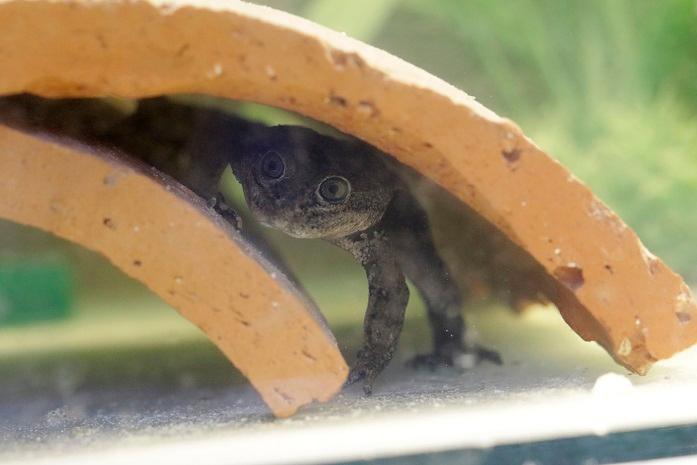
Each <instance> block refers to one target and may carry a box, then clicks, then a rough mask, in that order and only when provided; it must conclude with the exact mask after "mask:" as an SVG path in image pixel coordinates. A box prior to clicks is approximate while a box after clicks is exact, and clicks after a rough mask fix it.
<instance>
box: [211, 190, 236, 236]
mask: <svg viewBox="0 0 697 465" xmlns="http://www.w3.org/2000/svg"><path fill="white" fill-rule="evenodd" d="M206 203H207V204H208V207H209V208H212V209H214V210H215V211H216V212H217V213H218V214H219V215H220V216H222V217H223V218H224V219H225V221H227V222H228V223H230V224H231V225H232V227H233V228H235V229H236V230H238V231H241V230H242V218H240V215H238V214H237V212H236V211H235V209H234V208H232V207H231V206H230V205H228V204H227V203H226V202H225V198H224V197H223V196H222V195H221V194H217V195H215V196H214V197H211V198H209V199H208V201H207V202H206Z"/></svg>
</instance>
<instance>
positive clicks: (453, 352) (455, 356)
mask: <svg viewBox="0 0 697 465" xmlns="http://www.w3.org/2000/svg"><path fill="white" fill-rule="evenodd" d="M482 362H489V363H493V364H496V365H501V364H502V363H503V361H502V360H501V356H500V355H499V353H498V352H496V351H494V350H491V349H487V348H485V347H482V346H474V347H468V348H461V347H456V348H452V349H449V350H447V351H444V350H440V351H437V352H434V353H430V354H420V355H417V356H415V357H414V358H412V359H411V360H409V361H408V362H407V365H408V366H409V367H411V368H415V369H417V370H418V369H427V370H430V371H435V370H436V369H438V368H450V367H452V368H455V369H456V370H458V371H466V370H469V369H471V368H474V367H475V366H477V365H479V364H480V363H482Z"/></svg>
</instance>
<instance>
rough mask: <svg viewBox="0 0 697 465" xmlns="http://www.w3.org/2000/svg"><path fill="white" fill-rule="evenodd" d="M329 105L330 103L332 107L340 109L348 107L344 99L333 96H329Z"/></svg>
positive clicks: (339, 96)
mask: <svg viewBox="0 0 697 465" xmlns="http://www.w3.org/2000/svg"><path fill="white" fill-rule="evenodd" d="M329 103H331V104H332V105H338V106H340V107H345V106H347V105H348V102H347V101H346V99H345V98H344V97H342V96H341V95H335V94H332V95H330V96H329Z"/></svg>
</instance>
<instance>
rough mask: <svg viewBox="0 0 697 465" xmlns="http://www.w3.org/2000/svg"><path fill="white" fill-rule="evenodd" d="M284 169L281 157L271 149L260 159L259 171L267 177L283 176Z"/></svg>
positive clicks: (276, 177) (284, 165)
mask: <svg viewBox="0 0 697 465" xmlns="http://www.w3.org/2000/svg"><path fill="white" fill-rule="evenodd" d="M285 171H286V164H285V163H283V159H282V158H281V156H280V155H279V154H278V152H274V151H273V150H272V151H270V152H266V155H264V158H262V159H261V173H262V174H263V175H264V176H266V177H267V178H271V179H278V178H280V177H281V176H283V173H285Z"/></svg>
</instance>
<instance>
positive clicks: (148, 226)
mask: <svg viewBox="0 0 697 465" xmlns="http://www.w3.org/2000/svg"><path fill="white" fill-rule="evenodd" d="M0 173H3V180H2V182H0V199H2V201H0V217H1V218H7V219H10V220H12V221H15V222H18V223H22V224H26V225H30V226H35V227H37V228H40V229H43V230H46V231H49V232H51V233H53V234H56V235H57V236H60V237H63V238H65V239H68V240H71V241H74V242H77V243H79V244H81V245H83V246H85V247H87V248H89V249H92V250H94V251H97V252H100V253H101V254H103V255H104V256H106V257H107V258H109V259H110V260H111V261H112V262H113V263H114V264H115V265H116V266H118V267H119V268H121V269H122V270H123V271H125V272H126V273H127V274H128V275H130V276H132V277H133V278H135V279H138V280H139V281H142V282H143V283H145V284H146V285H147V286H148V287H150V289H152V290H153V291H154V292H155V293H157V294H158V295H160V296H161V297H162V298H163V299H164V300H165V301H166V302H168V303H169V304H170V305H172V306H173V307H174V308H177V309H178V310H179V311H180V312H181V313H182V315H184V316H185V317H186V318H188V319H189V320H190V321H191V322H193V323H194V324H195V325H197V326H198V327H199V328H201V330H203V331H204V332H205V333H206V334H207V335H208V337H210V338H211V340H212V341H213V342H214V343H215V344H216V345H217V346H218V347H219V348H220V350H221V351H222V352H223V353H224V354H225V355H226V356H227V357H228V358H230V360H232V361H233V363H234V364H235V365H236V366H237V367H238V368H239V369H240V371H241V372H242V373H243V374H244V375H245V376H246V377H247V378H249V380H250V381H251V383H252V384H253V385H254V387H255V388H256V389H257V390H258V391H259V393H260V394H261V396H262V397H263V399H264V401H265V402H266V403H267V404H268V405H269V407H270V408H271V409H272V411H273V412H274V413H275V414H276V415H278V416H287V415H290V414H292V413H293V412H295V411H296V410H297V408H298V407H300V406H302V405H304V404H306V403H308V402H311V401H313V400H315V399H318V400H323V401H324V400H328V399H329V398H331V397H332V395H333V394H334V393H336V392H337V391H338V390H339V389H340V388H341V386H342V384H343V382H344V379H345V378H346V375H347V367H346V364H345V363H344V360H343V358H342V356H341V353H340V352H339V350H338V348H337V346H336V342H335V341H334V338H333V337H332V335H331V333H330V332H329V331H328V330H327V328H326V326H325V325H324V322H323V321H322V319H321V318H320V317H319V316H318V314H317V313H316V312H315V311H314V307H313V306H312V304H311V303H310V302H308V301H307V300H305V299H304V297H303V295H301V294H300V293H298V292H297V291H294V288H293V286H292V284H291V283H290V282H289V281H288V280H287V278H285V276H284V275H283V274H281V273H280V272H279V271H278V270H276V269H274V268H273V267H272V266H271V264H269V263H268V262H267V261H266V260H265V259H264V257H263V256H261V255H260V254H259V252H257V251H256V250H254V249H253V248H251V247H250V246H249V245H248V244H246V243H245V242H244V241H243V240H242V238H241V237H240V235H239V233H238V232H237V231H236V230H234V229H233V228H231V227H230V226H229V225H228V224H227V223H226V222H224V221H223V220H222V219H221V218H220V217H219V216H218V215H217V214H216V213H213V212H212V211H211V210H210V209H209V208H208V207H207V206H206V205H205V204H204V203H203V201H202V200H201V199H200V198H199V197H197V196H196V195H194V194H192V193H191V192H189V191H188V190H186V189H184V188H183V187H181V186H180V185H178V184H177V183H176V182H174V181H173V180H171V179H168V178H163V177H162V176H161V175H159V176H156V174H157V173H156V172H150V173H149V172H148V171H146V170H145V169H143V167H142V166H140V165H136V164H134V163H132V162H129V161H128V160H127V159H125V158H124V157H120V156H118V155H117V154H114V153H109V152H105V151H100V152H95V151H94V150H91V149H89V148H88V147H86V146H84V145H81V144H77V143H75V142H69V141H66V140H56V139H55V138H53V137H51V136H48V135H42V134H29V133H25V132H21V131H18V130H15V129H11V128H9V127H6V126H2V125H0Z"/></svg>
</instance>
